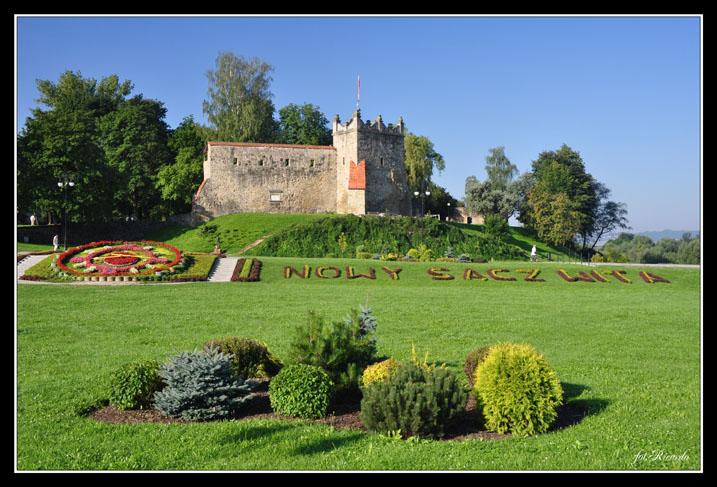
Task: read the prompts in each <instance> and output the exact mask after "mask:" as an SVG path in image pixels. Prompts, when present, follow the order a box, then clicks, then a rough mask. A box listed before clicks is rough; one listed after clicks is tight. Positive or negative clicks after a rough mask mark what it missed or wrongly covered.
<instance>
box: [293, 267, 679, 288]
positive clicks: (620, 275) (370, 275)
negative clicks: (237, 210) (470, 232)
mask: <svg viewBox="0 0 717 487" xmlns="http://www.w3.org/2000/svg"><path fill="white" fill-rule="evenodd" d="M381 270H382V271H384V272H385V273H386V274H387V276H388V277H389V278H390V279H391V280H393V281H397V280H398V274H399V272H401V270H402V269H400V268H398V269H391V268H389V267H387V266H381ZM508 272H511V270H509V269H498V268H491V269H488V270H487V271H486V274H487V275H488V277H486V276H485V275H483V274H481V273H480V272H478V271H477V270H475V269H473V268H471V267H465V268H464V269H463V270H462V274H463V280H464V281H472V280H480V281H488V280H489V278H490V279H492V280H495V281H502V282H511V281H513V282H514V281H517V279H516V277H515V276H509V275H505V274H506V273H508ZM512 272H516V273H519V274H526V276H525V278H523V279H522V280H523V281H527V282H545V281H546V279H545V278H543V277H538V276H539V275H540V274H541V272H542V270H541V269H526V268H518V269H514V270H513V271H512ZM426 273H427V274H428V275H429V276H431V279H432V280H435V281H451V280H454V279H455V276H454V275H453V274H454V273H455V271H451V270H450V269H448V268H446V267H429V268H428V269H426ZM311 274H313V275H314V276H315V277H317V278H319V279H337V278H340V277H341V274H342V271H341V269H339V268H338V267H334V266H319V267H316V268H315V269H313V272H312V268H311V266H309V265H304V266H303V267H301V268H299V269H296V268H294V267H292V266H289V265H287V266H284V267H283V276H284V279H290V278H292V277H298V278H299V279H309V278H310V277H311ZM557 274H558V276H560V277H561V278H562V279H563V280H564V281H567V282H602V283H609V282H610V279H608V278H607V277H606V276H612V277H614V278H615V279H616V280H618V281H620V282H623V283H631V282H632V281H631V280H630V279H629V278H628V277H627V276H626V271H624V270H621V269H619V270H603V271H597V270H590V271H589V272H585V271H577V272H576V273H575V274H574V275H571V274H569V273H568V272H567V271H566V270H565V269H559V270H558V271H557ZM639 275H640V277H641V278H642V279H643V280H644V281H645V282H647V283H650V284H651V283H654V282H665V283H669V282H670V281H669V280H667V279H665V278H663V277H660V276H658V275H655V274H654V273H651V272H645V271H640V272H639ZM345 276H346V278H347V279H357V278H364V279H369V280H376V272H375V270H374V268H373V267H368V271H367V272H363V271H361V270H357V269H356V268H355V267H353V266H347V267H346V268H345Z"/></svg>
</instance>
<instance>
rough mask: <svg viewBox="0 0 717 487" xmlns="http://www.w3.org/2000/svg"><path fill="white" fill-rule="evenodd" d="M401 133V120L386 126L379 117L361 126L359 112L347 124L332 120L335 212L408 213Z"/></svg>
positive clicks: (408, 204) (409, 199)
mask: <svg viewBox="0 0 717 487" xmlns="http://www.w3.org/2000/svg"><path fill="white" fill-rule="evenodd" d="M404 134H405V126H404V124H403V120H402V119H399V121H398V124H397V125H395V126H394V125H391V124H389V125H388V126H386V125H384V123H383V121H382V120H381V116H380V115H379V116H378V118H377V119H376V120H375V121H374V122H371V121H367V122H366V123H364V122H363V121H362V120H361V112H360V110H358V109H357V110H356V111H355V112H354V113H353V114H352V115H351V119H350V120H349V121H348V122H347V123H346V124H341V122H340V120H339V116H338V115H336V116H335V117H334V122H333V137H334V143H333V145H334V147H335V148H336V211H337V213H353V214H356V215H363V214H366V213H369V212H371V213H383V212H385V211H388V212H390V213H394V214H402V215H409V214H410V210H411V197H410V192H409V190H408V185H407V183H406V167H405V162H404V161H405V150H404V146H403V138H404Z"/></svg>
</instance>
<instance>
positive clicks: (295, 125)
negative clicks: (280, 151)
mask: <svg viewBox="0 0 717 487" xmlns="http://www.w3.org/2000/svg"><path fill="white" fill-rule="evenodd" d="M328 124H329V121H328V119H327V118H326V117H325V116H324V114H323V113H321V111H320V109H319V107H317V106H314V105H312V104H311V103H304V104H303V105H297V104H295V103H290V104H289V105H287V106H285V107H284V108H282V109H280V110H279V131H280V133H281V142H282V143H284V144H299V145H331V143H332V142H333V137H332V135H331V129H330V128H329V127H328Z"/></svg>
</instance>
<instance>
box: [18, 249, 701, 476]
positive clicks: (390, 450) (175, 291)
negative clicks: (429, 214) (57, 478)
mask: <svg viewBox="0 0 717 487" xmlns="http://www.w3.org/2000/svg"><path fill="white" fill-rule="evenodd" d="M251 238H253V237H247V240H249V239H251ZM261 260H262V262H263V264H264V265H263V269H262V273H261V281H260V282H255V283H184V284H166V283H165V284H143V285H128V286H99V285H97V286H92V285H81V284H35V283H33V284H30V283H27V284H19V285H18V286H17V325H16V326H17V355H16V361H17V401H16V408H17V421H16V425H17V433H16V439H17V446H16V451H17V465H16V468H17V469H18V470H155V471H164V470H197V471H204V470H279V471H284V470H332V471H336V470H358V471H361V470H472V471H475V470H479V471H481V470H581V471H591V470H600V471H604V470H700V469H702V421H703V418H702V415H701V414H702V411H701V299H700V298H701V292H700V289H701V288H700V271H699V270H695V269H677V268H664V269H649V270H651V271H653V272H655V273H657V274H658V275H660V276H661V277H664V278H666V279H668V280H670V281H671V282H670V283H654V284H647V283H645V282H643V281H642V279H640V278H639V277H638V274H637V271H638V269H639V268H628V267H626V268H625V270H626V272H627V274H626V275H627V277H628V278H630V279H631V281H632V282H631V283H630V284H625V283H621V282H618V281H616V280H615V279H614V278H610V281H611V282H609V283H599V282H594V283H586V282H566V281H564V280H563V279H561V278H560V277H559V276H558V275H557V270H558V269H560V268H564V269H566V270H567V271H568V272H569V273H570V274H571V275H574V274H575V273H577V271H579V270H586V269H587V268H585V267H581V266H575V265H568V264H564V265H558V264H547V263H546V264H537V266H538V267H540V269H541V274H540V275H539V277H541V278H544V279H545V281H544V282H526V281H524V280H523V278H524V277H525V274H518V273H515V272H510V273H509V275H512V276H515V277H516V278H517V280H516V281H512V282H499V281H495V280H488V281H480V280H471V281H465V280H463V279H462V278H461V276H462V270H463V269H464V268H465V267H471V268H474V269H475V270H476V271H478V272H481V273H482V274H484V275H486V273H487V270H488V269H489V268H491V267H493V268H505V269H509V270H511V271H514V270H515V269H519V268H526V267H528V264H527V263H518V262H505V263H492V264H472V265H467V264H456V263H440V264H437V263H432V264H429V263H410V262H400V263H399V262H377V261H366V260H350V259H347V260H340V259H299V258H291V259H282V258H267V257H264V258H261ZM304 264H308V265H311V266H312V267H314V268H315V267H317V266H321V265H331V266H336V267H339V268H342V269H344V268H345V267H346V266H349V265H350V266H353V267H354V268H355V269H356V271H357V272H365V271H366V270H367V269H368V266H373V267H374V268H375V270H376V279H375V280H367V279H361V278H359V279H353V280H349V279H345V278H344V275H342V277H341V278H338V279H324V280H322V279H316V278H315V276H312V277H311V278H309V279H306V280H301V279H298V278H296V277H292V278H290V279H285V278H284V277H283V272H282V271H283V268H284V266H285V265H291V266H293V267H295V268H297V269H298V268H300V267H301V266H303V265H304ZM381 265H386V266H388V267H390V268H391V269H395V268H397V267H400V268H402V271H401V272H400V274H399V277H400V278H399V279H398V280H391V279H389V278H388V274H386V273H385V272H383V271H382V270H381V269H380V267H381ZM438 265H440V266H442V267H445V268H448V269H449V270H450V271H451V273H452V274H453V275H455V277H456V278H455V279H453V280H448V281H436V280H432V279H431V277H430V276H429V275H428V274H427V273H426V270H427V269H428V268H429V267H432V266H438ZM615 268H618V267H615ZM367 297H368V300H369V304H370V306H371V308H372V309H373V312H374V316H376V318H377V320H378V334H377V338H378V348H379V352H381V353H383V354H386V355H389V356H392V357H394V358H396V359H397V360H404V361H405V360H410V359H411V349H412V346H413V345H415V348H416V351H417V352H419V354H424V353H425V352H429V360H431V361H436V362H438V363H443V362H446V363H447V366H448V367H450V368H452V369H454V370H456V371H461V370H462V367H463V360H464V358H465V356H466V354H467V353H468V352H470V351H471V350H473V349H474V348H476V347H478V346H483V345H490V344H493V343H496V342H498V341H515V342H527V343H530V344H532V345H533V346H535V347H536V349H537V350H538V351H539V352H540V353H542V354H543V355H545V357H546V358H547V360H548V362H549V363H550V365H551V366H552V367H553V369H554V370H555V371H556V373H557V375H558V377H559V379H560V380H561V382H562V383H563V386H564V388H565V391H566V398H567V401H568V402H569V403H571V404H572V405H573V406H575V407H578V408H580V409H582V410H583V411H584V412H585V414H586V416H585V417H584V419H583V420H582V421H581V422H580V423H579V424H576V425H574V426H570V427H566V428H564V429H559V430H556V431H551V432H549V433H546V434H543V435H539V436H536V437H531V438H522V439H518V438H508V439H502V440H497V441H479V440H465V441H460V442H452V441H428V440H420V441H410V440H409V441H401V440H397V439H392V438H387V437H383V436H378V435H371V434H368V433H364V432H360V431H350V430H335V429H333V428H331V427H329V426H326V425H318V424H313V423H311V422H308V421H291V422H289V421H279V420H251V421H224V422H216V423H203V424H170V425H167V424H132V425H108V424H104V423H99V422H97V421H95V420H93V419H91V418H88V417H87V416H85V415H83V414H81V410H82V409H83V408H84V407H85V406H86V405H87V404H89V403H91V402H92V401H95V400H97V399H101V398H102V397H103V395H104V394H106V392H105V385H106V383H107V379H108V377H109V374H110V373H111V372H112V371H113V370H114V369H116V368H117V367H119V366H121V365H123V364H125V363H127V362H130V361H135V360H144V359H159V360H163V359H165V358H166V357H167V356H168V355H171V354H173V353H174V348H176V349H179V350H193V349H194V348H195V347H197V346H200V345H201V343H203V342H205V341H208V340H210V339H212V338H221V337H226V336H246V337H253V338H257V339H260V340H262V341H264V342H266V343H267V344H268V345H269V347H270V349H271V350H272V352H274V353H275V354H276V355H278V356H279V357H280V358H282V357H285V356H286V355H287V352H288V350H289V345H290V342H291V339H292V338H293V333H294V327H295V326H296V325H298V324H300V323H302V322H303V321H304V320H305V319H306V317H307V314H308V312H309V311H310V310H313V311H315V312H318V313H320V314H322V315H323V316H324V317H326V318H327V319H331V320H339V319H341V318H343V317H344V316H345V315H346V314H347V312H348V311H349V310H350V309H351V308H358V306H359V305H362V304H365V303H366V300H367Z"/></svg>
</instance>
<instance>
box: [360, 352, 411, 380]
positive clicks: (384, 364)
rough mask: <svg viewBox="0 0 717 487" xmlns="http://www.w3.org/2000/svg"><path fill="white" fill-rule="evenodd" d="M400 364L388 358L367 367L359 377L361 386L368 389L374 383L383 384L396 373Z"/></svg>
mask: <svg viewBox="0 0 717 487" xmlns="http://www.w3.org/2000/svg"><path fill="white" fill-rule="evenodd" d="M399 365H401V364H400V362H397V361H396V360H394V359H392V358H389V359H386V360H383V361H381V362H378V363H375V364H372V365H369V366H368V367H366V369H365V370H364V371H363V374H362V375H361V386H362V387H368V386H369V385H371V384H373V383H374V382H377V383H378V382H383V381H384V380H386V379H387V378H388V377H390V376H391V374H392V373H393V372H395V371H396V369H397V368H398V366H399Z"/></svg>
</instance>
